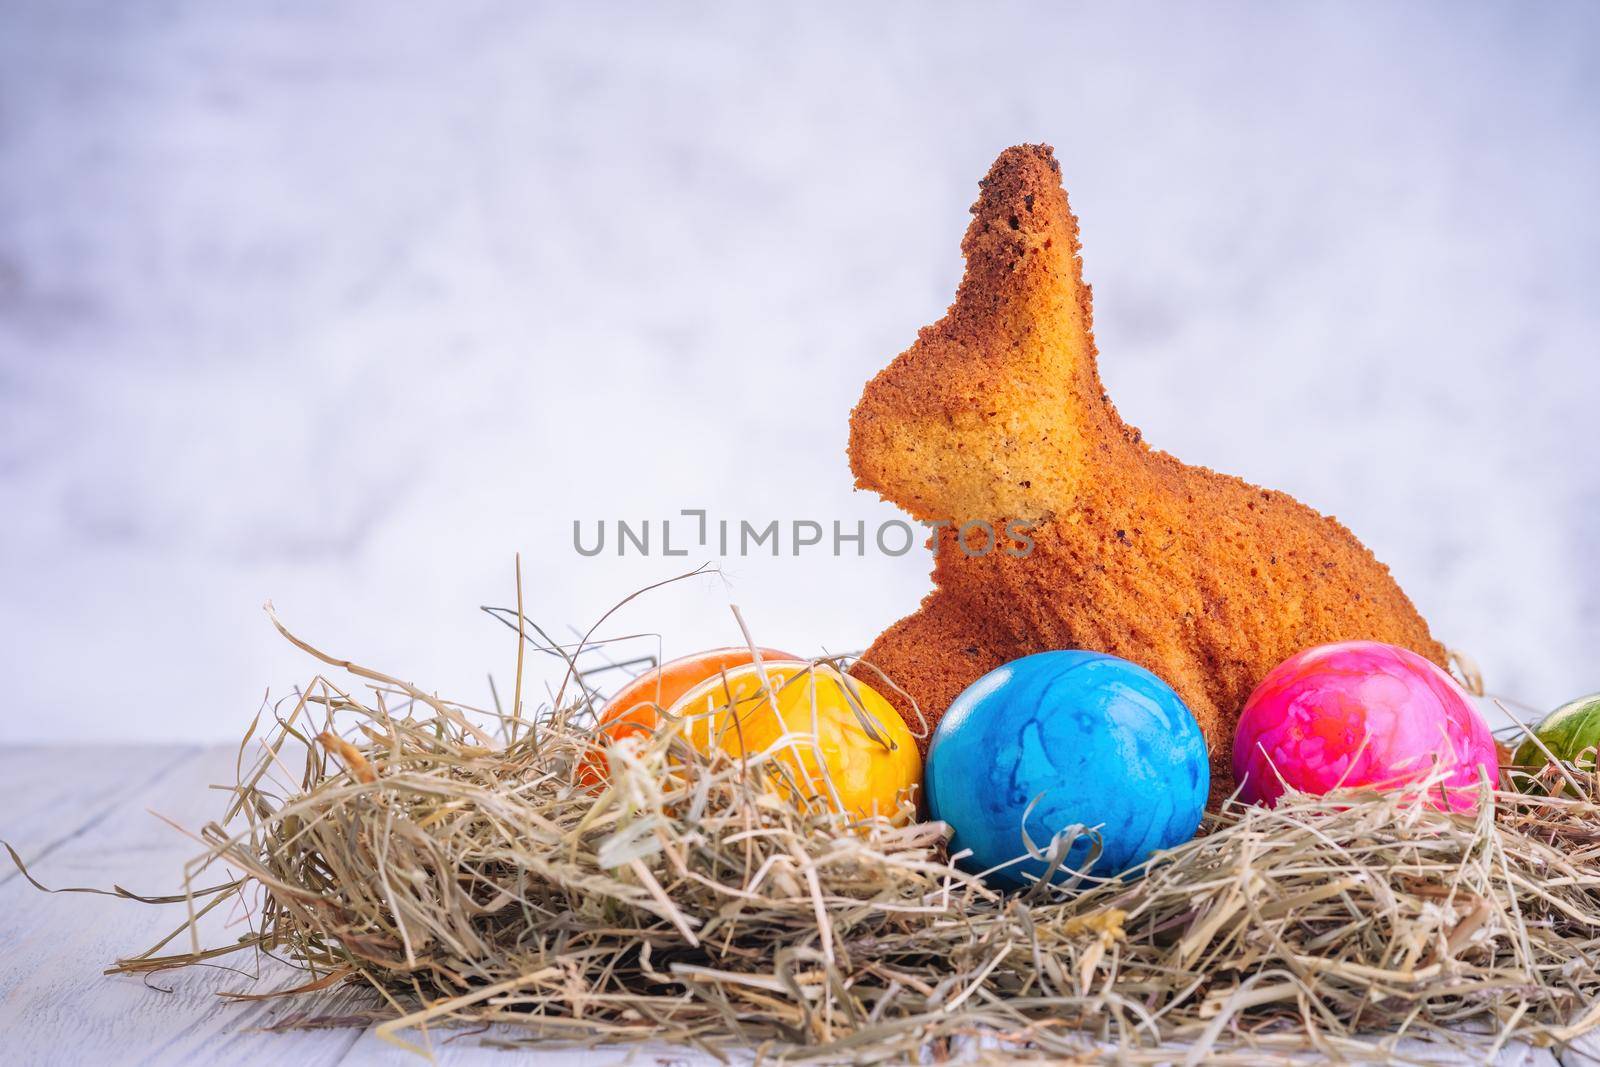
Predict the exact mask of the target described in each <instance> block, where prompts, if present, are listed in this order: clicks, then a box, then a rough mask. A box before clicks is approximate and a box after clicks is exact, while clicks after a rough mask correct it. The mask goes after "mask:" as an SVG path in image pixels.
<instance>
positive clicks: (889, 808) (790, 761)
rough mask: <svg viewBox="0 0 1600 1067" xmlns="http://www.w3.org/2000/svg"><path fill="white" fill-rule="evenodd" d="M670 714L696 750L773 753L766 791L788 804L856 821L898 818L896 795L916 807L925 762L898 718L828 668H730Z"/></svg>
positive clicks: (782, 663) (864, 688) (796, 664)
mask: <svg viewBox="0 0 1600 1067" xmlns="http://www.w3.org/2000/svg"><path fill="white" fill-rule="evenodd" d="M763 673H764V674H765V677H766V683H764V682H763V678H762V675H763ZM768 683H770V685H771V688H772V690H774V691H776V693H777V701H776V707H774V702H773V700H772V699H771V692H770V691H769V690H768V689H767V688H766V685H767V684H768ZM670 712H671V714H672V715H675V716H678V717H681V718H683V719H686V720H687V726H686V728H685V732H686V734H687V736H688V739H689V741H690V743H691V744H693V745H694V746H695V747H696V748H697V749H699V750H700V751H702V752H710V751H712V750H713V749H715V748H720V749H721V750H722V751H724V752H726V753H728V754H729V755H731V756H735V757H738V756H742V755H749V756H751V757H758V756H761V755H763V754H765V753H768V752H770V753H772V758H773V761H774V763H776V764H777V766H778V769H779V772H780V773H779V774H778V775H775V776H774V777H773V778H772V779H771V781H772V783H773V787H774V789H775V790H776V791H777V792H779V793H780V794H783V795H787V796H790V797H791V798H794V799H807V798H811V797H818V798H823V799H825V800H826V801H827V803H828V805H829V807H831V808H832V809H833V810H835V811H843V812H845V813H847V814H850V815H853V816H857V817H865V816H868V815H872V814H879V815H885V816H890V817H895V816H897V813H898V810H899V808H898V805H899V801H900V799H901V798H902V797H903V796H910V797H912V798H913V799H915V800H916V801H918V802H920V799H921V798H920V796H918V795H917V794H920V792H921V789H920V787H921V785H922V757H921V755H920V754H919V753H918V752H917V742H916V739H915V738H913V737H912V736H911V731H910V730H908V729H907V728H906V724H905V721H904V720H903V719H901V718H900V713H899V712H897V711H895V710H894V707H893V706H892V705H890V703H889V702H888V701H887V700H885V699H884V698H883V696H882V695H881V694H879V693H878V692H877V691H876V690H874V689H873V688H872V687H871V686H869V685H866V684H865V683H863V682H859V681H857V680H855V679H854V678H846V677H845V676H843V675H841V674H840V673H839V672H838V671H836V670H834V669H833V668H832V667H828V666H823V665H817V666H813V665H811V664H809V663H802V662H800V661H798V660H777V661H773V662H767V663H763V664H761V665H759V666H758V665H756V664H753V663H752V664H749V665H746V666H742V667H736V668H734V669H732V670H729V671H727V672H726V673H725V674H722V675H720V676H718V677H716V678H713V679H711V680H709V681H707V682H704V683H702V684H701V685H698V686H696V687H695V688H693V689H691V690H690V691H689V692H687V693H685V694H684V696H683V697H682V698H681V699H680V700H679V701H678V702H677V703H676V704H674V705H673V706H672V708H671V709H670ZM819 755H820V757H821V759H820V760H819V759H818V756H819ZM913 787H917V789H916V792H915V793H913V792H912V788H913ZM796 794H798V797H796Z"/></svg>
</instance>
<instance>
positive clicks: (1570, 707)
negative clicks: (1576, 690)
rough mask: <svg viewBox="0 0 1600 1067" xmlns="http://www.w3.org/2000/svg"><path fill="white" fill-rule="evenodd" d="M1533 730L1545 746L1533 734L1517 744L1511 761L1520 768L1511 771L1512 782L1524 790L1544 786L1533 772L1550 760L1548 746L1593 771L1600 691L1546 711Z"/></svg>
mask: <svg viewBox="0 0 1600 1067" xmlns="http://www.w3.org/2000/svg"><path fill="white" fill-rule="evenodd" d="M1533 733H1534V736H1535V737H1537V738H1538V739H1539V740H1540V741H1541V742H1543V743H1544V749H1543V750H1542V749H1540V747H1539V745H1537V744H1535V743H1534V741H1533V738H1528V739H1527V740H1525V741H1523V742H1522V744H1521V745H1519V746H1518V747H1517V751H1516V754H1515V755H1514V756H1512V757H1511V762H1512V764H1513V765H1514V766H1516V767H1517V768H1518V769H1517V770H1515V771H1512V772H1511V775H1510V777H1511V782H1512V784H1513V785H1515V786H1516V787H1517V788H1519V789H1522V790H1524V791H1534V790H1542V789H1543V788H1544V787H1543V786H1542V785H1540V784H1538V783H1536V782H1535V781H1534V780H1533V776H1534V775H1536V774H1537V773H1538V772H1539V770H1540V769H1541V768H1542V767H1544V766H1545V764H1546V763H1548V762H1549V759H1548V757H1547V756H1546V755H1545V750H1548V751H1549V753H1550V755H1552V756H1554V757H1555V758H1556V759H1558V760H1562V761H1563V762H1566V763H1571V764H1573V765H1574V766H1576V767H1577V768H1578V769H1579V770H1582V771H1593V770H1594V768H1595V762H1596V758H1597V757H1596V748H1597V747H1600V693H1595V694H1593V695H1592V696H1586V697H1579V698H1578V699H1577V700H1574V701H1572V702H1571V703H1569V704H1563V705H1561V706H1560V707H1559V708H1557V709H1556V710H1555V711H1552V712H1551V713H1550V714H1549V715H1546V716H1545V718H1544V721H1543V722H1541V723H1540V724H1539V725H1538V726H1536V727H1534V730H1533ZM1559 780H1560V779H1559V778H1557V779H1547V781H1559Z"/></svg>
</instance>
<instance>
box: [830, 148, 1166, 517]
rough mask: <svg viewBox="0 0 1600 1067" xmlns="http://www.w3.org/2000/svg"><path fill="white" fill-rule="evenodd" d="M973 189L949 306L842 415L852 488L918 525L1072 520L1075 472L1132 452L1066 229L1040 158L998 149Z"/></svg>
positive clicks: (1060, 194) (1063, 205) (1074, 231)
mask: <svg viewBox="0 0 1600 1067" xmlns="http://www.w3.org/2000/svg"><path fill="white" fill-rule="evenodd" d="M981 189H982V192H981V194H980V195H979V198H978V202H977V203H976V204H974V205H973V207H972V214H973V220H972V224H971V225H970V226H969V227H968V228H967V234H966V237H965V238H964V239H963V240H962V242H961V250H962V252H963V254H964V255H965V256H966V260H967V269H966V275H965V277H964V278H963V279H962V282H961V287H960V289H959V290H958V291H957V293H956V301H955V303H954V304H953V305H951V307H950V310H949V311H948V312H947V313H946V315H945V317H944V318H943V319H941V320H940V321H939V322H938V323H936V324H934V325H933V326H930V327H928V328H927V329H925V330H923V331H922V332H921V334H920V335H919V337H918V338H917V342H916V344H914V345H912V346H911V347H910V348H909V349H907V350H906V351H905V352H903V353H901V354H900V356H899V357H897V358H896V359H895V360H894V362H892V363H891V364H889V366H888V367H886V368H884V370H883V371H882V372H881V373H879V374H878V376H877V377H875V378H874V379H873V380H872V381H871V382H869V383H868V384H867V387H866V390H865V392H864V393H863V394H862V397H861V401H860V403H859V404H857V405H856V408H855V410H854V411H853V412H852V413H851V417H850V466H851V469H852V470H853V471H854V472H855V475H856V484H857V485H858V486H859V487H861V488H864V489H871V490H873V491H875V492H877V493H878V494H880V495H881V496H883V497H885V498H887V499H888V500H891V501H893V502H894V503H896V504H899V505H900V506H901V507H903V508H905V509H906V510H907V511H909V512H910V513H911V514H912V515H913V516H914V517H916V518H919V519H925V520H939V519H950V520H954V521H957V522H965V521H967V520H973V519H984V520H988V521H991V522H992V521H999V520H1003V519H1007V518H1021V519H1028V520H1035V519H1041V518H1046V517H1049V516H1051V515H1054V514H1056V513H1058V512H1062V511H1067V510H1070V509H1071V507H1072V501H1073V498H1074V490H1075V487H1076V486H1077V485H1078V484H1079V483H1080V481H1081V479H1082V478H1083V477H1084V476H1085V473H1086V472H1087V471H1089V470H1090V469H1091V467H1092V466H1094V465H1095V464H1096V463H1097V462H1100V461H1101V460H1102V458H1103V457H1105V455H1106V453H1107V451H1108V449H1112V448H1117V449H1120V448H1126V447H1132V446H1134V445H1133V442H1135V441H1136V440H1137V435H1136V434H1134V433H1133V432H1132V431H1130V430H1129V429H1128V428H1127V427H1126V426H1124V425H1123V424H1122V422H1121V420H1120V419H1118V418H1117V416H1116V413H1115V411H1114V410H1113V409H1112V408H1111V406H1110V405H1109V404H1108V403H1107V402H1106V401H1105V399H1104V391H1103V389H1102V388H1101V385H1100V375H1099V373H1098V371H1097V370H1096V368H1095V347H1094V334H1093V332H1092V323H1093V314H1092V310H1091V307H1090V296H1089V287H1088V286H1087V285H1085V284H1084V283H1083V265H1082V261H1081V260H1080V259H1079V258H1078V220H1077V219H1076V218H1075V217H1073V214H1072V210H1071V208H1070V207H1069V206H1068V205H1067V194H1066V193H1065V192H1064V191H1063V190H1062V188H1061V168H1060V165H1059V164H1057V163H1056V160H1055V157H1054V155H1053V154H1052V153H1051V149H1050V148H1049V146H1048V145H1019V146H1018V147H1015V148H1008V149H1006V150H1005V151H1004V152H1002V153H1001V154H1000V158H999V159H997V160H995V163H994V166H993V167H991V168H990V170H989V174H988V176H987V177H986V178H984V180H983V182H982V185H981Z"/></svg>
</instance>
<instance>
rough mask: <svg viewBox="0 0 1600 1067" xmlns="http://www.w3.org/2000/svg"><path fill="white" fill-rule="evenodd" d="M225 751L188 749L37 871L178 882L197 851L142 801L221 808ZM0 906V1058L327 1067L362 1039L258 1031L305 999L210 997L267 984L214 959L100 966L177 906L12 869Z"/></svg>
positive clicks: (194, 811) (202, 815) (195, 820)
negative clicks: (128, 970) (158, 970)
mask: <svg viewBox="0 0 1600 1067" xmlns="http://www.w3.org/2000/svg"><path fill="white" fill-rule="evenodd" d="M233 759H234V750H233V749H232V748H226V749H205V750H199V751H196V752H193V753H191V754H189V755H188V756H187V757H185V758H183V759H181V760H180V761H179V762H177V763H176V764H174V765H172V766H170V767H168V768H167V770H166V771H165V772H164V773H161V774H160V775H159V776H158V777H156V778H155V779H154V780H153V781H150V782H149V783H148V784H147V785H145V786H143V787H140V788H139V789H137V790H136V793H137V796H136V797H134V798H132V799H131V800H130V802H128V803H124V804H121V805H117V806H116V807H114V808H113V809H112V810H109V811H106V812H104V813H103V814H102V815H101V816H100V817H99V818H98V819H95V820H94V821H93V822H92V823H91V824H90V825H87V826H86V827H84V828H83V829H82V830H81V831H80V832H77V833H75V834H73V835H72V836H69V837H67V838H66V839H64V840H62V841H61V842H60V843H59V844H58V845H57V847H55V848H54V849H53V850H51V851H50V852H49V854H48V855H46V856H45V857H44V858H43V859H42V860H41V861H40V862H39V863H37V864H35V865H32V867H31V868H30V869H31V870H32V873H33V875H34V877H36V878H38V879H39V880H40V881H41V882H43V883H45V884H46V885H51V886H76V885H91V886H101V887H109V886H110V885H111V884H112V883H113V882H116V883H120V884H122V885H125V886H127V887H128V888H129V889H131V890H133V891H135V892H139V893H149V894H158V893H164V892H171V891H174V890H176V889H178V888H179V887H180V885H181V882H182V875H183V864H184V862H185V861H186V860H188V859H191V858H192V857H193V856H195V855H196V854H197V853H198V852H199V848H198V846H197V845H196V843H195V842H194V841H193V840H191V839H189V838H187V837H185V836H183V835H181V834H180V833H178V832H177V831H175V830H173V829H172V828H171V827H170V826H168V825H166V824H165V823H163V822H161V821H160V820H159V819H156V818H154V817H153V816H152V815H150V814H149V812H147V811H146V808H147V807H148V808H150V809H153V810H155V811H158V812H161V813H162V814H164V815H167V816H169V817H171V818H173V819H174V820H176V821H177V822H179V823H180V824H183V825H188V826H197V825H199V824H200V823H202V822H204V821H205V820H206V819H209V818H213V817H215V816H216V815H217V814H219V813H220V812H221V810H222V808H223V805H224V803H225V798H224V797H223V796H222V795H221V794H220V793H218V792H216V791H214V790H210V789H208V786H209V785H211V784H212V783H213V782H225V781H231V780H232V775H233ZM220 910H221V909H219V911H220ZM0 916H3V917H4V918H3V920H0V959H3V960H4V961H5V966H4V968H3V970H0V1033H3V1034H5V1035H6V1036H5V1060H6V1062H7V1063H20V1064H33V1063H39V1064H46V1063H60V1062H63V1061H67V1062H75V1063H130V1062H133V1063H150V1064H165V1063H182V1062H202V1063H203V1062H228V1063H245V1064H248V1063H279V1062H292V1063H295V1064H297V1065H300V1064H304V1065H308V1067H316V1065H324V1064H325V1065H330V1067H331V1065H332V1064H335V1063H338V1062H339V1061H340V1059H341V1058H342V1057H343V1055H344V1053H345V1051H346V1050H347V1049H348V1048H349V1047H350V1045H352V1044H353V1043H354V1042H355V1040H356V1039H357V1037H359V1036H360V1031H359V1030H354V1029H351V1030H344V1031H328V1030H325V1031H313V1032H306V1033H295V1034H291V1035H287V1036H285V1035H278V1034H266V1033H261V1032H259V1028H260V1027H262V1026H267V1025H271V1024H272V1023H273V1022H274V1021H276V1020H277V1019H279V1018H281V1017H282V1016H284V1015H285V1014H288V1013H289V1012H291V1011H301V1010H305V1008H306V1007H307V1004H306V1003H305V1001H300V1002H299V1003H298V1004H292V1003H291V1002H289V1001H266V1002H250V1003H244V1004H239V1003H234V1002H230V1001H225V1000H222V999H221V998H219V997H218V996H217V995H216V994H217V993H218V992H220V991H223V990H240V989H249V990H251V991H260V990H261V989H264V988H272V987H273V986H272V985H267V984H264V983H263V984H257V985H252V983H251V982H250V981H249V980H248V979H247V978H245V977H243V976H241V975H239V974H236V973H233V972H231V971H227V970H222V969H220V968H217V967H205V968H195V969H191V970H187V971H177V972H168V973H165V974H158V975H154V976H151V977H150V979H149V981H148V982H146V981H144V980H141V979H139V978H130V977H106V976H104V975H102V974H101V971H102V969H103V968H104V967H105V966H106V964H107V963H108V962H110V961H111V960H113V959H115V958H116V957H117V956H120V955H128V954H131V953H134V952H137V951H141V950H143V949H145V948H146V947H148V946H149V945H151V944H153V943H155V942H156V941H157V940H159V939H160V938H161V937H163V936H165V935H166V934H167V933H168V932H169V931H170V930H171V929H172V928H173V927H175V926H177V925H178V924H179V923H180V922H181V921H182V918H183V906H182V905H177V906H173V907H154V906H150V905H145V904H140V903H137V902H135V901H129V900H117V899H114V898H110V897H102V896H91V895H85V894H55V895H47V894H44V893H40V892H38V891H37V890H35V889H34V888H33V887H32V886H30V885H28V884H27V882H26V881H24V880H22V879H20V878H18V879H13V880H12V881H10V882H9V883H7V884H6V885H4V886H0ZM217 919H218V924H217V925H216V926H213V927H212V931H213V933H212V938H211V940H212V942H213V943H220V942H221V940H222V938H223V937H226V936H227V933H228V931H227V930H226V929H222V928H221V927H222V925H223V924H225V923H226V921H227V917H226V916H221V915H218V916H217ZM237 966H239V967H241V968H243V969H246V970H250V971H252V972H254V971H255V970H256V968H257V967H258V963H257V961H255V960H253V959H251V958H248V957H247V956H245V955H244V954H241V956H240V959H239V961H238V963H237ZM259 966H260V970H261V972H262V973H263V974H264V977H265V982H271V983H273V984H274V985H277V984H280V983H281V984H297V983H298V982H299V981H302V980H303V978H301V977H299V976H298V974H297V972H290V971H288V969H287V968H282V967H281V966H279V965H271V963H270V961H266V962H265V963H263V964H260V965H259ZM291 975H293V976H291ZM162 988H165V989H170V990H171V992H162V991H161V989H162ZM331 996H333V997H338V996H348V993H347V992H346V991H335V992H334V993H333V994H331ZM330 1003H337V1001H336V1000H335V1001H330Z"/></svg>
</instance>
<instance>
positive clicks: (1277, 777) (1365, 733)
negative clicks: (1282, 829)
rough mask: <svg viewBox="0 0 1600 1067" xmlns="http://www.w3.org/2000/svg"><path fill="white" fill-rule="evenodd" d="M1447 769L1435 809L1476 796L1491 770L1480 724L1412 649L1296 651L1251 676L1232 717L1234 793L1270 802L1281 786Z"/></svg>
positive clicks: (1403, 777)
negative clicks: (1256, 678)
mask: <svg viewBox="0 0 1600 1067" xmlns="http://www.w3.org/2000/svg"><path fill="white" fill-rule="evenodd" d="M1436 763H1437V764H1440V765H1442V766H1445V767H1448V768H1451V770H1450V773H1449V774H1448V776H1447V777H1446V778H1445V783H1444V789H1443V790H1442V791H1440V792H1439V793H1437V794H1436V796H1435V801H1434V804H1435V806H1436V807H1443V806H1446V805H1448V806H1449V807H1451V808H1454V809H1457V810H1465V809H1469V808H1471V807H1472V806H1473V805H1474V804H1475V803H1476V790H1477V785H1478V775H1479V771H1480V769H1481V771H1482V772H1483V774H1484V775H1485V776H1486V777H1487V778H1488V780H1489V782H1490V783H1491V784H1493V782H1494V781H1495V777H1496V774H1497V772H1498V769H1499V760H1498V755H1497V753H1496V752H1495V747H1494V739H1493V738H1492V737H1491V736H1490V734H1489V727H1488V725H1487V724H1485V723H1484V721H1483V718H1482V716H1480V715H1479V714H1478V712H1477V709H1475V708H1474V707H1473V706H1472V704H1471V702H1470V701H1469V700H1468V699H1467V695H1466V694H1465V693H1464V692H1462V691H1461V687H1460V686H1458V685H1456V683H1455V680H1454V679H1452V678H1451V677H1450V676H1449V675H1448V674H1446V673H1445V672H1444V671H1442V670H1440V669H1439V668H1438V667H1436V666H1434V665H1433V664H1432V663H1429V662H1428V661H1427V660H1425V659H1423V658H1422V657H1421V656H1419V655H1417V654H1416V653H1415V652H1411V651H1409V650H1407V649H1404V648H1398V647H1396V646H1394V645H1386V644H1383V643H1381V642H1378V641H1345V642H1342V643H1340V644H1334V645H1318V646H1317V647H1316V648H1308V649H1306V650H1305V651H1304V652H1298V653H1296V654H1295V655H1293V656H1290V657H1289V658H1288V659H1286V660H1284V661H1283V662H1282V663H1280V664H1278V665H1277V666H1276V667H1274V668H1272V670H1271V671H1270V672H1269V673H1268V674H1267V676H1266V677H1265V678H1263V679H1262V680H1261V684H1260V685H1258V686H1256V689H1255V692H1253V693H1251V694H1250V699H1249V700H1248V701H1246V702H1245V706H1244V711H1243V712H1241V713H1240V716H1239V730H1238V733H1237V734H1235V735H1234V741H1233V774H1234V777H1235V778H1236V779H1237V780H1238V782H1239V785H1240V790H1239V795H1240V798H1241V799H1242V800H1244V801H1246V802H1248V803H1252V804H1266V805H1268V806H1271V805H1273V804H1276V803H1277V801H1278V797H1280V796H1281V795H1282V794H1283V791H1284V786H1285V784H1287V785H1288V786H1290V787H1292V788H1295V789H1298V790H1301V791H1302V792H1306V793H1315V794H1322V793H1326V792H1327V791H1328V790H1330V789H1334V788H1336V787H1355V786H1380V787H1381V786H1390V785H1398V784H1401V783H1404V782H1407V781H1413V780H1415V779H1417V778H1421V777H1423V776H1425V775H1427V774H1429V773H1430V772H1431V771H1432V770H1433V768H1434V765H1435V764H1436Z"/></svg>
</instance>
